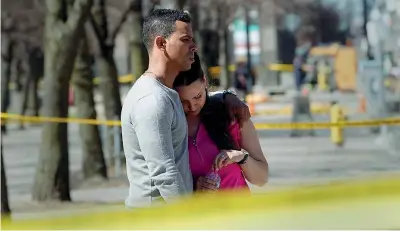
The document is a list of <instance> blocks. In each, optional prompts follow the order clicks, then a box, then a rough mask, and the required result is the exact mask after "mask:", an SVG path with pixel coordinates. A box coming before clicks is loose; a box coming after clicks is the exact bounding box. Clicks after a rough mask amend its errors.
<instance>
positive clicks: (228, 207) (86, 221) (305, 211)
mask: <svg viewBox="0 0 400 231" xmlns="http://www.w3.org/2000/svg"><path fill="white" fill-rule="evenodd" d="M105 209H106V208H105ZM399 214H400V176H399V175H393V176H386V177H385V178H382V177H381V178H371V179H369V180H361V181H360V180H357V181H355V180H349V181H342V182H340V181H338V182H332V183H330V184H329V185H319V186H307V187H300V188H295V189H290V190H281V191H272V192H267V193H264V194H258V195H257V194H253V195H252V196H250V195H246V194H242V193H221V194H215V195H204V194H203V195H195V196H193V197H191V198H187V199H183V200H182V201H180V202H177V203H174V204H170V205H165V206H161V207H157V208H148V209H141V210H133V209H132V210H127V209H124V208H123V206H122V205H121V209H115V210H111V211H97V212H94V211H90V212H86V213H77V214H73V215H64V216H62V217H50V218H42V219H29V220H14V221H12V220H3V222H2V229H12V230H24V229H29V230H39V229H40V230H51V229H58V230H61V229H63V230H78V229H79V230H84V229H85V230H87V229H90V230H95V229H101V230H122V229H125V230H127V229H129V230H132V229H142V230H143V229H164V230H165V229H168V230H176V229H204V230H205V229H235V230H238V229H396V228H400V219H399Z"/></svg>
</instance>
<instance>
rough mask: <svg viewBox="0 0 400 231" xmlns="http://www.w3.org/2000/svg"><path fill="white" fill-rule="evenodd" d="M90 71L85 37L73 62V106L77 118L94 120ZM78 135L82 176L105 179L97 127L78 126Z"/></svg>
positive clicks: (94, 109) (89, 57)
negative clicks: (75, 108) (74, 106)
mask: <svg viewBox="0 0 400 231" xmlns="http://www.w3.org/2000/svg"><path fill="white" fill-rule="evenodd" d="M92 77H93V74H92V70H91V54H90V52H89V47H88V41H87V37H86V35H84V36H83V38H82V41H81V44H80V45H79V51H78V55H77V58H76V61H75V69H74V74H73V76H72V84H73V87H74V90H75V105H76V107H77V111H78V118H81V119H96V118H97V114H96V108H95V102H94V94H93V88H94V87H93V81H92V79H93V78H92ZM79 133H80V136H81V140H82V148H83V150H82V152H83V156H84V158H83V175H84V177H85V178H86V179H88V178H91V177H96V176H98V177H101V178H105V179H106V178H107V167H106V163H105V160H104V154H103V148H102V145H101V138H100V132H99V128H98V126H97V125H90V124H80V125H79Z"/></svg>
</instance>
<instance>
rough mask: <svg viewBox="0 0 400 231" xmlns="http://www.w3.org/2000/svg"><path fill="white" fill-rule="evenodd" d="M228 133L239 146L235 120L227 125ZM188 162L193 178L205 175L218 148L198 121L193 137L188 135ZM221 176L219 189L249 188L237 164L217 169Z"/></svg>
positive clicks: (237, 125) (218, 151)
mask: <svg viewBox="0 0 400 231" xmlns="http://www.w3.org/2000/svg"><path fill="white" fill-rule="evenodd" d="M229 131H230V134H231V136H232V138H233V140H234V141H235V142H236V144H237V146H238V147H240V127H239V124H238V123H237V122H235V123H233V124H232V125H231V126H230V127H229ZM188 141H189V163H190V168H191V171H192V174H193V177H194V178H197V177H199V176H206V175H207V174H208V173H209V172H210V170H211V166H212V163H213V161H214V159H215V157H216V156H217V155H218V154H219V153H220V150H219V149H218V147H217V146H216V145H215V143H214V142H213V141H212V140H211V138H210V137H209V136H208V133H207V130H206V128H205V127H204V125H203V123H200V125H199V129H198V131H197V135H196V137H195V138H193V137H189V140H188ZM218 174H219V176H220V177H221V185H220V189H221V190H224V189H230V190H232V189H241V190H242V189H249V187H248V185H247V182H246V180H245V177H244V175H243V172H242V169H241V168H240V166H239V165H238V164H230V165H228V166H226V167H225V168H222V169H220V170H219V171H218Z"/></svg>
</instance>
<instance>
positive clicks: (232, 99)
mask: <svg viewBox="0 0 400 231" xmlns="http://www.w3.org/2000/svg"><path fill="white" fill-rule="evenodd" d="M225 105H226V107H227V109H228V112H229V115H230V116H231V118H236V119H237V120H238V122H239V124H240V127H242V125H243V123H244V122H246V121H248V120H249V119H250V117H251V114H250V110H249V107H248V106H247V105H246V104H245V103H244V102H243V101H241V100H240V99H239V98H238V97H237V96H235V95H233V94H226V95H225Z"/></svg>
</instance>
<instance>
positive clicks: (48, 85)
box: [32, 0, 92, 201]
mask: <svg viewBox="0 0 400 231" xmlns="http://www.w3.org/2000/svg"><path fill="white" fill-rule="evenodd" d="M91 5H92V0H75V1H74V6H73V8H71V11H70V12H68V10H67V1H62V0H57V1H55V0H46V8H47V9H46V12H47V15H46V22H45V23H46V25H45V40H46V41H45V68H44V71H45V75H44V91H45V97H44V100H43V113H44V116H48V117H68V88H69V80H70V78H71V74H72V70H73V67H74V62H75V58H76V54H77V49H76V44H78V43H79V41H80V39H81V35H82V32H83V29H84V23H85V20H86V18H87V16H88V15H89V12H90V7H91ZM67 128H68V127H67V124H66V123H49V122H48V123H45V124H44V126H43V130H42V145H41V149H40V155H39V163H38V167H37V170H36V175H35V181H34V187H33V191H32V197H33V200H36V201H48V200H54V199H56V200H61V201H70V200H71V197H70V192H69V191H70V187H69V163H68V161H69V160H68V159H69V158H68V130H67Z"/></svg>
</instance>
